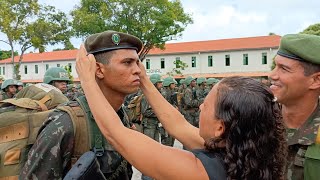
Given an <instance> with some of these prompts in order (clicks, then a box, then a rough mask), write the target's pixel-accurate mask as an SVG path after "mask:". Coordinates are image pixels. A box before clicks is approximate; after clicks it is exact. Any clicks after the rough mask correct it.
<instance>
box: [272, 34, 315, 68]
mask: <svg viewBox="0 0 320 180" xmlns="http://www.w3.org/2000/svg"><path fill="white" fill-rule="evenodd" d="M319 52H320V36H316V35H309V34H288V35H285V36H283V37H282V38H281V42H280V47H279V50H278V52H277V54H278V55H280V56H283V57H286V58H290V59H294V60H298V61H306V62H311V63H314V64H320V53H319Z"/></svg>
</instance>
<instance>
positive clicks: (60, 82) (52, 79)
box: [43, 67, 71, 94]
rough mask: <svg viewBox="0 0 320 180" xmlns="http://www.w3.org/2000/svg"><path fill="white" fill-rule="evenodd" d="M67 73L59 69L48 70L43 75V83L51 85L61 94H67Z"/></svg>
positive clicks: (68, 80) (68, 79)
mask: <svg viewBox="0 0 320 180" xmlns="http://www.w3.org/2000/svg"><path fill="white" fill-rule="evenodd" d="M70 81H71V80H70V78H69V75H68V72H67V71H66V70H65V69H63V68H60V67H52V68H49V69H48V70H47V71H46V73H45V74H44V78H43V83H46V84H50V85H53V86H54V87H56V88H58V89H60V91H61V92H62V93H63V94H66V93H67V84H68V83H69V82H70Z"/></svg>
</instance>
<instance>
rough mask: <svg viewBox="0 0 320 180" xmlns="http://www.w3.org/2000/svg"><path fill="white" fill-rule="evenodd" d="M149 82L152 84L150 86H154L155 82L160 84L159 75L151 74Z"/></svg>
mask: <svg viewBox="0 0 320 180" xmlns="http://www.w3.org/2000/svg"><path fill="white" fill-rule="evenodd" d="M150 81H151V82H152V84H156V83H157V82H162V79H161V76H160V75H159V74H151V76H150Z"/></svg>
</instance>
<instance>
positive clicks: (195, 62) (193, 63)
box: [191, 56, 197, 67]
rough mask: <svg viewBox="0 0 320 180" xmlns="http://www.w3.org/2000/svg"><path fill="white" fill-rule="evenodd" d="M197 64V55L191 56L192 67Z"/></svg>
mask: <svg viewBox="0 0 320 180" xmlns="http://www.w3.org/2000/svg"><path fill="white" fill-rule="evenodd" d="M196 66H197V57H195V56H192V57H191V67H196Z"/></svg>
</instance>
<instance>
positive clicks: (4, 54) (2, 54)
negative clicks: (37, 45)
mask: <svg viewBox="0 0 320 180" xmlns="http://www.w3.org/2000/svg"><path fill="white" fill-rule="evenodd" d="M13 54H14V55H15V56H17V55H18V52H17V51H15V52H14V53H13ZM10 57H11V51H7V50H0V60H3V59H8V58H10Z"/></svg>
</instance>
